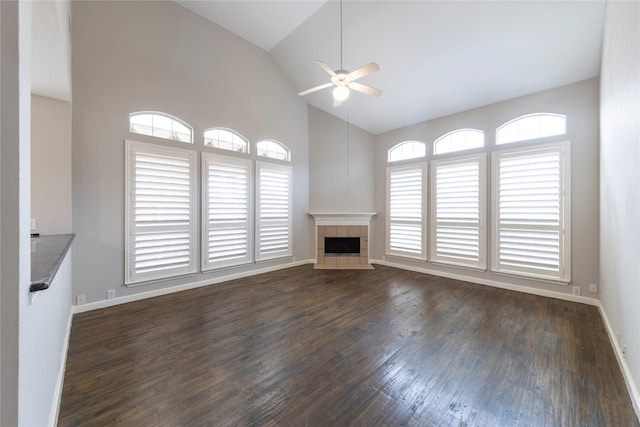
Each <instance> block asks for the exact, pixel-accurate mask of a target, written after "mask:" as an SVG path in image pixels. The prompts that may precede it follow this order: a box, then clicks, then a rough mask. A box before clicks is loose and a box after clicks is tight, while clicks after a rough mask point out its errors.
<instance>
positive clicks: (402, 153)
mask: <svg viewBox="0 0 640 427" xmlns="http://www.w3.org/2000/svg"><path fill="white" fill-rule="evenodd" d="M426 152H427V148H426V145H425V143H424V142H420V141H404V142H401V143H399V144H396V145H394V146H393V147H391V148H390V149H389V153H388V156H389V157H388V161H389V162H398V161H400V160H409V159H415V158H418V157H424V156H425V154H426Z"/></svg>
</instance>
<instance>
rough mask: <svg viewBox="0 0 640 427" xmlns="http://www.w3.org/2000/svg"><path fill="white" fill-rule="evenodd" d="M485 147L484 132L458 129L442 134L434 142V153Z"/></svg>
mask: <svg viewBox="0 0 640 427" xmlns="http://www.w3.org/2000/svg"><path fill="white" fill-rule="evenodd" d="M480 147H484V132H483V131H481V130H477V129H458V130H454V131H452V132H449V133H446V134H444V135H442V136H441V137H440V138H438V139H436V141H435V142H434V143H433V154H444V153H452V152H454V151H462V150H469V149H472V148H480Z"/></svg>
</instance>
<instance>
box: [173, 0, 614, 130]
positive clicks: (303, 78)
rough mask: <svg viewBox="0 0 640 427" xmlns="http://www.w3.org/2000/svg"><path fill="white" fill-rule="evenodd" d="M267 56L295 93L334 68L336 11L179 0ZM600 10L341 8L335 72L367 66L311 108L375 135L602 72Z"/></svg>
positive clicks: (529, 5) (572, 4) (451, 5)
mask: <svg viewBox="0 0 640 427" xmlns="http://www.w3.org/2000/svg"><path fill="white" fill-rule="evenodd" d="M178 3H179V4H181V5H183V6H185V7H187V8H189V9H191V10H193V11H194V12H196V13H198V14H200V15H202V16H204V17H206V18H207V19H209V20H211V21H213V22H215V23H217V24H218V25H220V26H222V27H224V28H226V29H228V30H229V31H231V32H234V33H236V34H237V35H239V36H241V37H243V38H245V39H247V40H248V41H250V42H252V43H253V44H255V45H256V46H259V47H261V48H263V49H265V50H267V51H268V52H269V53H270V54H271V56H272V57H273V59H274V61H275V62H276V63H277V64H278V66H279V67H280V69H281V70H282V72H283V73H284V74H285V75H286V76H287V77H288V78H289V79H290V81H291V83H292V84H293V86H294V87H295V89H296V91H301V90H304V89H307V88H310V87H313V86H317V85H320V84H322V83H326V82H328V81H329V76H328V75H327V74H326V73H325V72H324V71H323V70H322V69H321V68H320V67H318V66H317V64H315V60H317V59H319V60H322V61H324V62H326V63H327V64H328V65H329V66H330V67H332V68H333V69H338V68H340V14H339V10H340V7H339V6H340V4H339V2H338V1H221V2H218V1H214V2H207V1H178ZM604 14H605V2H604V1H479V0H475V1H353V0H346V1H344V3H343V57H344V66H343V68H345V69H347V70H349V71H353V70H354V69H356V68H358V67H360V66H363V65H365V64H367V63H369V62H371V61H375V62H377V63H378V64H379V65H380V71H378V72H377V73H375V74H372V75H369V76H367V77H364V78H362V79H361V80H359V81H360V82H362V83H365V84H368V85H371V86H374V87H376V88H379V89H381V90H382V91H383V94H382V96H381V97H379V98H371V97H369V96H366V95H363V94H360V93H353V92H352V95H351V96H350V99H349V101H348V103H347V104H345V105H343V106H341V107H338V108H333V107H332V95H331V90H330V89H325V90H323V91H320V92H317V93H314V94H311V95H307V96H306V100H307V102H308V103H309V104H311V105H313V106H315V107H318V108H320V109H322V110H325V111H327V112H329V113H331V114H333V115H335V116H338V117H340V118H342V119H345V120H346V119H347V118H348V119H349V121H350V122H352V123H354V124H356V125H357V126H359V127H361V128H363V129H365V130H367V131H369V132H372V133H374V134H379V133H383V132H386V131H389V130H392V129H395V128H399V127H402V126H407V125H410V124H414V123H418V122H421V121H424V120H428V119H433V118H436V117H441V116H445V115H449V114H452V113H456V112H460V111H465V110H468V109H471V108H475V107H479V106H482V105H487V104H491V103H494V102H498V101H501V100H505V99H510V98H515V97H518V96H522V95H526V94H530V93H534V92H538V91H542V90H545V89H550V88H554V87H558V86H562V85H565V84H569V83H573V82H577V81H580V80H584V79H588V78H592V77H596V76H598V75H599V74H600V56H601V49H602V39H603V31H604V30H603V28H604Z"/></svg>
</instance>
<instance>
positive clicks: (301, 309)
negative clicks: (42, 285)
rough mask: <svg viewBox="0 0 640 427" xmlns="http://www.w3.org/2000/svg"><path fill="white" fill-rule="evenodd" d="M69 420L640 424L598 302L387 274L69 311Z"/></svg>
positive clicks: (332, 274)
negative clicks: (582, 301)
mask: <svg viewBox="0 0 640 427" xmlns="http://www.w3.org/2000/svg"><path fill="white" fill-rule="evenodd" d="M59 425H60V426H91V425H96V426H209V425H211V426H218V425H219V426H226V425H236V426H262V425H269V426H270V425H273V426H275V425H278V426H306V425H310V426H333V425H336V426H338V425H339V426H344V425H356V426H399V425H415V426H462V425H464V426H625V427H626V426H638V425H640V424H639V423H638V419H637V418H636V416H635V413H634V411H633V408H632V405H631V400H630V398H629V395H628V393H627V389H626V387H625V383H624V379H623V377H622V374H621V372H620V369H619V367H618V363H617V361H616V358H615V355H614V353H613V350H612V348H611V344H610V342H609V340H608V338H607V334H606V331H605V327H604V324H603V322H602V319H601V318H600V315H599V313H598V310H597V308H595V307H592V306H587V305H583V304H577V303H570V302H566V301H560V300H555V299H550V298H544V297H538V296H533V295H527V294H521V293H516V292H511V291H506V290H501V289H495V288H491V287H487V286H481V285H474V284H470V283H465V282H460V281H456V280H450V279H444V278H439V277H434V276H427V275H423V274H419V273H413V272H408V271H403V270H398V269H393V268H389V267H383V266H376V269H375V270H313V269H312V266H311V265H306V266H302V267H296V268H292V269H288V270H281V271H277V272H273V273H269V274H264V275H260V276H255V277H252V278H247V279H242V280H235V281H232V282H226V283H223V284H217V285H213V286H208V287H204V288H199V289H195V290H191V291H185V292H180V293H175V294H171V295H166V296H162V297H157V298H152V299H148V300H144V301H139V302H134V303H129V304H123V305H120V306H116V307H111V308H107V309H102V310H95V311H91V312H87V313H82V314H78V315H76V316H75V317H74V320H73V325H72V332H71V340H70V344H69V354H68V360H67V367H66V375H65V381H64V390H63V393H62V404H61V408H60V419H59Z"/></svg>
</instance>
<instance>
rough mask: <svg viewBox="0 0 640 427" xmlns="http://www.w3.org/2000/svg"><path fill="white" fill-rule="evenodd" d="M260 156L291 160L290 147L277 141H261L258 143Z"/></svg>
mask: <svg viewBox="0 0 640 427" xmlns="http://www.w3.org/2000/svg"><path fill="white" fill-rule="evenodd" d="M256 149H257V152H258V156H261V157H269V158H272V159H277V160H286V161H289V160H291V155H290V152H289V149H288V148H287V147H285V146H284V145H283V144H280V143H279V142H277V141H270V140H266V141H260V142H258V143H257V144H256Z"/></svg>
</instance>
